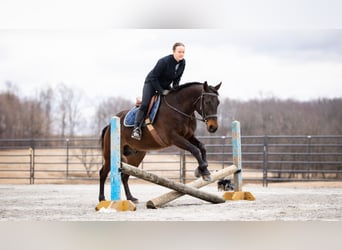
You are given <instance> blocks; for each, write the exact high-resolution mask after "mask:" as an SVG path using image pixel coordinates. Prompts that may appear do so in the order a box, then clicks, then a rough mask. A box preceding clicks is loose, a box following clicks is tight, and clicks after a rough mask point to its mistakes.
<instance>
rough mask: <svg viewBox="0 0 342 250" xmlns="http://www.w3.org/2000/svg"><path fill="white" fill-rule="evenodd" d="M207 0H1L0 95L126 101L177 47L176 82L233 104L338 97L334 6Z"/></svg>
mask: <svg viewBox="0 0 342 250" xmlns="http://www.w3.org/2000/svg"><path fill="white" fill-rule="evenodd" d="M341 2H342V1H341ZM161 3H163V4H161ZM203 3H206V4H207V3H208V1H204V2H203ZM210 3H211V5H204V4H200V2H199V1H194V0H190V1H180V0H175V1H172V4H171V3H170V1H167V2H164V1H156V0H149V1H138V0H136V1H107V0H106V1H101V0H99V1H93V0H84V1H81V0H68V1H67V0H59V1H46V0H44V1H43V0H31V1H24V0H11V1H10V0H8V1H7V0H1V1H0V90H1V89H5V88H6V85H5V82H6V81H11V82H12V83H14V84H15V85H17V86H18V87H19V89H20V91H21V94H23V95H25V96H30V95H34V93H35V91H36V90H39V89H41V88H44V87H45V86H48V85H50V86H51V87H53V86H55V85H56V84H58V83H64V84H66V85H68V86H70V87H72V88H75V89H78V90H80V91H82V92H83V93H84V95H85V96H86V97H88V98H91V99H94V98H104V97H109V96H121V97H124V98H128V99H132V100H134V99H135V97H136V96H139V95H141V89H142V84H143V82H144V78H145V76H146V74H147V73H148V72H149V71H150V70H151V69H152V67H153V66H154V65H155V63H156V62H157V60H158V59H159V58H160V57H162V56H165V55H168V54H170V53H172V51H171V47H172V44H173V43H174V42H177V41H181V42H183V43H185V45H186V52H185V59H186V69H185V72H184V75H183V78H182V81H181V83H185V82H188V81H200V82H203V81H208V82H209V83H210V84H217V83H219V82H221V81H222V82H223V85H222V89H221V91H220V93H221V96H223V97H229V98H232V99H242V100H248V99H251V98H258V97H265V96H266V97H267V96H275V97H279V98H293V99H297V100H309V99H312V98H319V97H328V98H333V97H342V15H341V13H342V4H340V2H339V1H329V0H328V1H314V0H313V1H306V0H298V1H292V0H289V1H269V0H264V1H223V0H217V1H215V0H213V1H210ZM237 3H240V4H237ZM275 3H277V4H275ZM208 6H209V7H208ZM184 28H185V29H184Z"/></svg>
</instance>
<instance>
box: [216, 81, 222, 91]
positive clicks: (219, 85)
mask: <svg viewBox="0 0 342 250" xmlns="http://www.w3.org/2000/svg"><path fill="white" fill-rule="evenodd" d="M221 84H222V82H220V83H219V84H217V85H216V86H215V89H216V90H219V88H220V87H221Z"/></svg>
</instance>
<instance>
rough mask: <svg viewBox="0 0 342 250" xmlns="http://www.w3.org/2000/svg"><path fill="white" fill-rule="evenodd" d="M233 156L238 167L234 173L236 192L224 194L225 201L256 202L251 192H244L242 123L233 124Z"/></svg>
mask: <svg viewBox="0 0 342 250" xmlns="http://www.w3.org/2000/svg"><path fill="white" fill-rule="evenodd" d="M232 155H233V164H234V165H235V166H236V167H237V171H236V172H235V173H234V185H235V186H234V191H233V192H224V194H223V198H224V199H225V200H255V197H254V196H253V195H252V194H251V193H250V192H243V191H242V159H241V157H242V153H241V129H240V122H239V121H233V122H232Z"/></svg>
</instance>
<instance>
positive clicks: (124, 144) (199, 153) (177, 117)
mask: <svg viewBox="0 0 342 250" xmlns="http://www.w3.org/2000/svg"><path fill="white" fill-rule="evenodd" d="M220 87H221V83H219V84H218V85H216V86H210V85H208V83H207V82H204V83H199V82H190V83H186V84H182V85H180V86H179V87H178V88H177V90H171V91H170V93H169V94H168V95H166V96H161V98H162V99H161V101H160V105H159V110H158V114H157V116H156V118H155V119H154V123H153V127H154V128H155V131H156V132H157V133H158V137H159V138H157V139H158V140H157V139H156V136H153V135H152V134H151V132H150V131H149V129H148V128H147V127H146V126H143V128H142V132H143V133H142V139H141V140H140V141H138V140H135V139H132V138H131V133H132V129H133V128H132V127H125V126H124V125H123V124H124V118H125V115H126V114H127V113H128V111H129V110H125V111H121V112H119V113H118V114H117V116H118V117H120V123H121V125H120V126H121V142H120V144H121V145H120V150H121V161H122V162H125V163H127V164H130V165H133V166H135V167H138V166H139V164H140V163H141V162H142V160H143V159H144V157H145V154H146V152H147V151H150V150H158V149H162V148H165V147H169V146H172V145H175V146H177V147H179V148H181V149H184V150H187V151H189V152H190V153H191V154H192V155H193V156H194V157H195V158H196V160H197V162H198V167H197V169H196V171H195V176H196V177H200V176H201V177H202V178H203V179H204V180H210V172H209V171H208V162H207V157H206V149H205V145H204V144H203V143H202V142H200V141H199V140H198V139H197V138H196V137H195V135H194V133H195V130H196V123H197V120H198V118H196V116H195V111H196V112H197V113H198V114H199V115H200V116H201V119H199V120H201V121H203V122H205V123H206V127H207V130H208V131H209V132H210V133H214V132H216V130H217V129H218V122H217V108H218V105H219V103H220V102H219V98H218V96H219V94H218V90H219V88H220ZM101 145H102V153H103V158H104V164H103V166H102V168H101V170H100V172H99V173H100V192H99V201H102V200H105V196H104V184H105V181H106V178H107V176H108V173H109V171H110V125H107V126H106V127H105V128H104V129H103V130H102V135H101ZM128 178H129V175H127V174H124V173H121V180H122V184H123V186H124V190H125V194H126V198H127V200H131V201H133V202H136V201H137V199H136V198H135V197H133V196H132V194H131V192H130V189H129V186H128Z"/></svg>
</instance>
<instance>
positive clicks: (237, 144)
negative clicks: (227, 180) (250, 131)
mask: <svg viewBox="0 0 342 250" xmlns="http://www.w3.org/2000/svg"><path fill="white" fill-rule="evenodd" d="M232 146H233V149H232V153H233V163H234V165H235V166H236V167H237V171H236V172H235V173H234V184H235V188H234V191H235V192H240V191H242V173H241V167H242V164H241V132H240V122H238V121H233V122H232Z"/></svg>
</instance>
